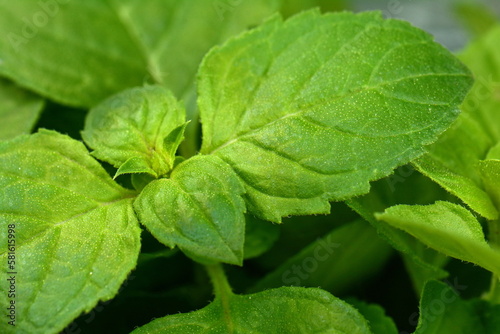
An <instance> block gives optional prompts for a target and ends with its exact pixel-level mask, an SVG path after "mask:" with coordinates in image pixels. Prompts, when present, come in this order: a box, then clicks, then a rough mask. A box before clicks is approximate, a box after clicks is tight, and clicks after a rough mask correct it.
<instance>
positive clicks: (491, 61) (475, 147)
mask: <svg viewBox="0 0 500 334" xmlns="http://www.w3.org/2000/svg"><path fill="white" fill-rule="evenodd" d="M499 43H500V26H499V25H497V26H496V27H495V28H494V29H492V30H491V31H490V32H489V33H488V34H487V35H485V36H484V37H483V38H481V39H479V40H478V41H476V42H474V43H472V44H471V45H470V46H469V47H468V48H467V49H466V50H465V52H464V53H463V54H462V55H461V59H462V60H463V61H464V62H465V64H466V65H467V66H468V67H469V68H470V69H471V70H472V72H473V73H474V75H475V77H476V81H475V83H474V86H473V87H472V90H471V91H470V93H469V94H468V96H467V98H466V99H465V101H464V103H463V104H462V110H463V113H462V114H461V115H460V117H459V119H458V120H457V122H456V123H455V124H454V125H453V126H452V127H451V128H450V129H449V130H448V131H447V132H446V133H445V134H444V135H443V136H442V137H441V138H440V139H439V140H438V141H437V142H436V143H435V144H433V145H431V146H430V147H428V148H427V152H428V153H427V154H425V155H424V156H423V157H422V158H420V159H418V160H417V161H416V162H415V165H416V166H417V168H418V169H419V170H420V171H421V172H422V173H423V174H425V175H427V176H428V177H430V178H431V179H433V180H434V181H436V182H437V183H439V184H440V185H441V186H442V187H443V188H445V189H446V190H448V191H449V192H451V193H452V194H454V195H455V196H457V197H459V198H460V199H461V200H462V201H464V203H465V204H467V205H468V206H469V207H470V208H471V209H472V210H474V211H476V212H477V213H479V214H480V215H482V216H484V217H485V218H487V219H490V220H494V219H497V218H498V207H497V208H495V206H494V204H493V203H492V201H491V199H490V198H489V196H488V194H487V193H486V192H485V189H484V185H483V182H482V178H481V172H480V170H479V161H480V160H483V159H484V158H485V157H486V155H487V154H488V151H489V150H490V149H491V148H492V147H493V146H495V145H496V144H497V143H498V142H500V126H499V124H500V113H498V109H499V108H500V98H499V96H500V95H499V92H500V85H499V84H498V82H500V53H499V52H498V47H497V46H498V44H499ZM457 147H460V149H457Z"/></svg>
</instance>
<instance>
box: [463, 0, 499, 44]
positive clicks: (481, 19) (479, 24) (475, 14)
mask: <svg viewBox="0 0 500 334" xmlns="http://www.w3.org/2000/svg"><path fill="white" fill-rule="evenodd" d="M456 12H457V14H458V16H459V18H460V19H461V20H462V21H463V23H464V24H465V26H466V27H467V28H468V29H469V30H470V31H471V32H472V33H473V34H474V35H475V36H482V35H484V34H485V33H487V32H488V31H489V30H490V29H491V28H492V27H494V26H495V25H496V24H497V23H498V18H497V17H495V14H494V13H493V11H492V10H491V9H490V8H489V7H488V6H486V5H485V4H482V3H474V2H467V3H466V2H462V3H459V4H457V5H456Z"/></svg>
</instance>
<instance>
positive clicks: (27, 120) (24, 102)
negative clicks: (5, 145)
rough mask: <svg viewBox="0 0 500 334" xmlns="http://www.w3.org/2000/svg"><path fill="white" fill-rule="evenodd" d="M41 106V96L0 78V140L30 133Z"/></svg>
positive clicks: (42, 102)
mask: <svg viewBox="0 0 500 334" xmlns="http://www.w3.org/2000/svg"><path fill="white" fill-rule="evenodd" d="M43 106H44V101H43V99H42V98H40V97H38V96H36V95H35V94H32V93H30V92H28V91H26V90H24V89H22V88H20V87H17V86H16V85H14V84H13V83H12V82H9V81H7V80H5V79H2V78H0V118H1V119H2V122H1V123H0V140H5V139H11V138H14V137H16V136H18V135H21V134H26V133H30V132H31V129H32V128H33V126H35V123H36V121H37V120H38V117H39V115H40V113H41V111H42V109H43Z"/></svg>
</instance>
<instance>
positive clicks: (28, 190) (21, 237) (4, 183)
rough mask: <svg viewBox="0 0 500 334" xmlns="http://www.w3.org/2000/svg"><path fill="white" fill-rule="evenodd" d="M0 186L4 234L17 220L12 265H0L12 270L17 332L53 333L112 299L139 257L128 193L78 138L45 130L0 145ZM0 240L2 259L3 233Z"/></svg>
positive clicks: (1, 328)
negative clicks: (102, 301) (9, 266)
mask: <svg viewBox="0 0 500 334" xmlns="http://www.w3.org/2000/svg"><path fill="white" fill-rule="evenodd" d="M0 187H1V188H2V192H1V193H0V197H1V198H0V225H1V228H2V231H7V227H8V226H9V225H10V224H14V225H15V255H16V264H15V268H9V269H7V266H6V265H3V266H1V275H2V277H7V273H6V271H15V272H17V274H16V282H17V285H16V297H15V298H14V299H15V301H16V313H17V323H16V330H17V331H19V332H23V333H57V332H59V331H61V330H62V329H63V328H64V327H65V326H66V325H68V324H69V323H70V322H71V321H72V320H73V319H74V318H76V317H77V316H78V315H79V314H80V313H82V312H88V311H90V310H91V309H92V308H93V307H94V306H95V305H96V304H97V303H98V301H100V300H108V299H111V298H112V297H114V296H115V294H116V293H117V292H118V289H119V288H120V285H121V283H122V282H123V281H124V280H125V278H126V277H127V275H128V273H129V272H130V271H131V270H132V269H133V268H134V267H135V265H136V262H137V257H138V255H139V249H140V228H139V225H138V223H137V219H136V217H135V214H134V212H133V208H132V198H131V197H132V196H133V195H134V194H133V193H131V192H130V191H127V190H126V189H123V188H121V187H120V186H118V185H117V184H116V183H114V182H113V180H112V179H111V178H110V177H109V175H108V174H107V173H106V171H105V170H104V169H103V168H102V167H101V166H100V165H99V163H97V161H95V160H94V159H93V158H92V157H91V156H90V155H89V154H88V151H87V150H86V148H85V147H84V145H83V144H82V143H80V142H77V141H75V140H73V139H70V138H69V137H67V136H64V135H61V134H58V133H56V132H52V131H47V130H42V131H40V132H38V133H36V134H34V135H31V136H22V137H18V138H16V139H14V140H12V141H6V142H2V143H0ZM0 242H1V246H0V247H1V248H0V256H1V259H2V263H4V264H5V263H7V249H6V246H7V233H0ZM7 283H8V282H7V281H6V280H5V279H2V282H1V283H0V285H1V286H2V291H7V290H6V288H7V287H6V284H7ZM0 303H1V304H2V305H8V304H7V303H9V300H8V299H7V294H6V293H2V294H1V296H0ZM7 326H10V325H7V322H6V321H2V322H1V323H0V332H3V333H6V332H7Z"/></svg>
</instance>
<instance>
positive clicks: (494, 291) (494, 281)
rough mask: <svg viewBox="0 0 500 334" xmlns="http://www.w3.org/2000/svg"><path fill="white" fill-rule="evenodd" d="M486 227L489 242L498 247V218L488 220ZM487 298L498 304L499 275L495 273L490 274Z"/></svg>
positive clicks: (499, 240) (499, 296) (499, 245)
mask: <svg viewBox="0 0 500 334" xmlns="http://www.w3.org/2000/svg"><path fill="white" fill-rule="evenodd" d="M488 229H489V235H488V237H489V238H488V239H489V243H490V244H491V245H492V246H494V247H497V248H498V247H500V220H490V221H489V222H488ZM487 299H488V300H490V301H491V302H492V303H495V304H500V277H499V276H497V275H495V274H493V275H492V276H491V286H490V291H489V293H488V295H487Z"/></svg>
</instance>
